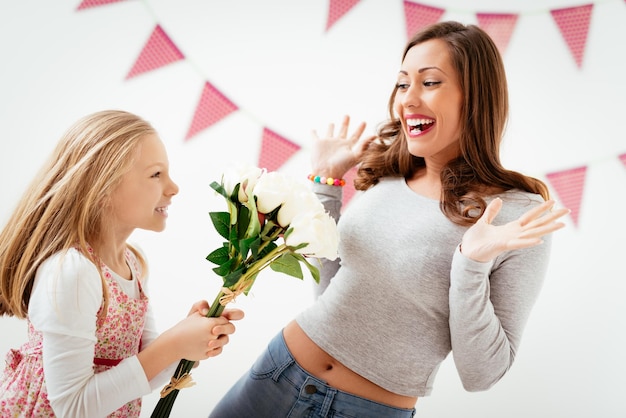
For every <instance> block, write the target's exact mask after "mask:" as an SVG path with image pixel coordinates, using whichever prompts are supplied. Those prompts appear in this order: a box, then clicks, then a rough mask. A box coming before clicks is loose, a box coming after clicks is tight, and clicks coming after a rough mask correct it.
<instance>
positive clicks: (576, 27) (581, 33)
mask: <svg viewBox="0 0 626 418" xmlns="http://www.w3.org/2000/svg"><path fill="white" fill-rule="evenodd" d="M592 9H593V4H588V5H585V6H578V7H568V8H565V9H556V10H551V11H550V13H551V14H552V17H553V18H554V21H555V22H556V24H557V25H558V27H559V30H560V31H561V35H563V38H564V39H565V43H566V44H567V46H568V48H569V50H570V52H571V53H572V55H573V56H574V60H575V61H576V65H578V67H581V66H582V63H583V55H584V54H585V44H586V43H587V34H588V33H589V22H590V21H591V10H592Z"/></svg>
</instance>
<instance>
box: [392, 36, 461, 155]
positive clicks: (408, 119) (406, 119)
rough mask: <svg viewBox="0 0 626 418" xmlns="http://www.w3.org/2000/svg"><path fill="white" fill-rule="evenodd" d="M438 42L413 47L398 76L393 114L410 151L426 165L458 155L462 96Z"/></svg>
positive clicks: (443, 47)
mask: <svg viewBox="0 0 626 418" xmlns="http://www.w3.org/2000/svg"><path fill="white" fill-rule="evenodd" d="M458 79H459V77H458V74H457V72H456V71H455V69H454V68H453V67H452V64H451V61H450V53H449V51H448V47H447V44H446V43H445V42H444V41H442V40H440V39H431V40H429V41H426V42H423V43H420V44H418V45H415V46H413V47H412V48H411V49H409V51H408V52H407V54H406V56H405V58H404V61H403V62H402V66H401V69H400V72H399V74H398V83H397V87H398V88H397V91H396V96H395V101H394V111H395V113H396V115H397V116H398V117H399V118H400V121H401V122H402V128H403V129H404V133H405V135H406V138H407V146H408V149H409V152H410V153H411V154H412V155H414V156H417V157H423V158H424V159H425V160H426V162H427V164H428V163H429V162H430V163H438V164H441V165H443V164H446V163H447V162H448V161H450V160H452V159H454V158H456V157H457V156H458V155H459V144H458V141H459V133H460V130H461V125H462V124H461V120H460V118H461V105H462V103H463V93H462V91H461V86H460V84H459V80H458Z"/></svg>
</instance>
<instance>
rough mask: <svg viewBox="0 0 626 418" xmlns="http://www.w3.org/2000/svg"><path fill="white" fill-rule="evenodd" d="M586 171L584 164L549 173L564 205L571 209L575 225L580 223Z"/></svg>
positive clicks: (551, 182)
mask: <svg viewBox="0 0 626 418" xmlns="http://www.w3.org/2000/svg"><path fill="white" fill-rule="evenodd" d="M586 173H587V167H586V166H583V167H578V168H573V169H570V170H564V171H559V172H556V173H550V174H548V175H547V177H548V181H549V182H550V184H552V187H554V190H555V191H556V194H557V195H558V196H559V200H560V201H561V203H562V204H563V206H565V207H566V208H569V209H570V210H571V212H570V216H571V217H572V220H573V221H574V225H578V215H579V213H580V203H581V201H582V196H583V187H584V184H585V174H586Z"/></svg>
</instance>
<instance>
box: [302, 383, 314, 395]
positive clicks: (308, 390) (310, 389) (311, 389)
mask: <svg viewBox="0 0 626 418" xmlns="http://www.w3.org/2000/svg"><path fill="white" fill-rule="evenodd" d="M304 391H305V392H306V393H307V394H308V395H313V394H314V393H315V392H317V388H316V387H315V385H306V386H305V387H304Z"/></svg>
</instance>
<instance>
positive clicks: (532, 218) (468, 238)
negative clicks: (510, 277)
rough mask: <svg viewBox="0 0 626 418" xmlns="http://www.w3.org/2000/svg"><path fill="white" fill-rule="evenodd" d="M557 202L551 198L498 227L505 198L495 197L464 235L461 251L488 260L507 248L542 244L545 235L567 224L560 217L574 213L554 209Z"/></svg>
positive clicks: (480, 259)
mask: <svg viewBox="0 0 626 418" xmlns="http://www.w3.org/2000/svg"><path fill="white" fill-rule="evenodd" d="M554 203H555V202H554V200H548V201H546V202H544V203H542V204H541V205H538V206H536V207H534V208H532V209H531V210H529V211H528V212H526V213H524V214H523V215H522V216H520V217H519V218H518V219H516V220H515V221H512V222H509V223H507V224H505V225H499V226H495V225H492V224H491V223H492V222H493V220H494V219H495V217H496V215H498V213H499V212H500V209H501V208H502V199H500V198H496V199H494V200H493V201H491V202H490V203H489V205H487V208H486V209H485V213H483V216H481V218H480V219H479V220H478V221H477V222H476V223H475V224H474V225H473V226H472V227H471V228H469V229H468V230H467V231H466V232H465V234H464V235H463V240H462V242H461V252H462V253H463V254H464V255H465V256H466V257H468V258H470V259H472V260H475V261H479V262H488V261H491V260H493V259H494V258H496V257H497V256H498V255H499V254H500V253H502V252H504V251H510V250H515V249H519V248H527V247H532V246H535V245H538V244H541V243H542V242H543V241H542V239H541V238H542V237H543V236H544V235H547V234H549V233H551V232H554V231H556V230H558V229H561V228H563V227H564V226H565V224H564V223H563V222H557V220H558V219H559V218H561V217H562V216H564V215H566V214H568V213H569V212H570V210H569V209H567V208H561V209H554V210H553V207H554Z"/></svg>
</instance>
